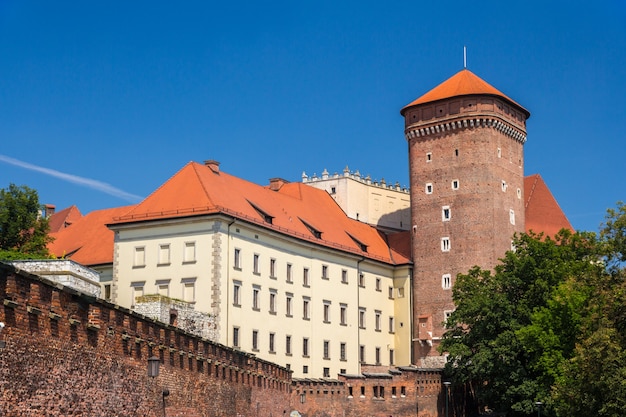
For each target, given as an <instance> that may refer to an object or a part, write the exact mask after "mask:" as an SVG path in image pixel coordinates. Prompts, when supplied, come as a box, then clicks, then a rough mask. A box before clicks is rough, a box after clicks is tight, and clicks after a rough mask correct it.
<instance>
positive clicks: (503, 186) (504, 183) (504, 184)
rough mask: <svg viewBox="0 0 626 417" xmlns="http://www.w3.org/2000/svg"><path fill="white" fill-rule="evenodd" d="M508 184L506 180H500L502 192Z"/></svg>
mask: <svg viewBox="0 0 626 417" xmlns="http://www.w3.org/2000/svg"><path fill="white" fill-rule="evenodd" d="M507 188H509V186H508V185H507V184H506V181H504V180H502V192H505V191H506V189H507Z"/></svg>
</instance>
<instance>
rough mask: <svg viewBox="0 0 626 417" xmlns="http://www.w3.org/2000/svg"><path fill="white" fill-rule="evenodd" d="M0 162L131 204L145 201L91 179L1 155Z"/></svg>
mask: <svg viewBox="0 0 626 417" xmlns="http://www.w3.org/2000/svg"><path fill="white" fill-rule="evenodd" d="M0 161H2V162H6V163H7V164H11V165H15V166H18V167H20V168H24V169H30V170H31V171H37V172H41V173H42V174H44V175H48V176H50V177H55V178H59V179H62V180H63V181H67V182H71V183H74V184H78V185H82V186H84V187H87V188H91V189H93V190H96V191H101V192H103V193H106V194H109V195H112V196H114V197H118V198H121V199H122V200H126V201H129V202H131V203H137V202H139V201H141V200H143V197H140V196H138V195H134V194H130V193H127V192H126V191H123V190H120V189H119V188H115V187H113V186H112V185H109V184H107V183H105V182H101V181H97V180H92V179H90V178H83V177H79V176H76V175H72V174H66V173H64V172H59V171H56V170H54V169H50V168H44V167H40V166H37V165H33V164H29V163H28V162H23V161H20V160H17V159H13V158H10V157H8V156H5V155H0Z"/></svg>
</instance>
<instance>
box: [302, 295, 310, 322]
mask: <svg viewBox="0 0 626 417" xmlns="http://www.w3.org/2000/svg"><path fill="white" fill-rule="evenodd" d="M310 303H311V299H310V298H309V297H304V298H303V300H302V318H303V319H304V320H309V319H310V316H309V314H310V305H309V304H310Z"/></svg>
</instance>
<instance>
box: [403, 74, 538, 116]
mask: <svg viewBox="0 0 626 417" xmlns="http://www.w3.org/2000/svg"><path fill="white" fill-rule="evenodd" d="M476 94H478V95H490V96H498V97H500V98H503V99H505V100H507V101H509V102H510V103H512V104H514V105H516V106H517V107H519V108H520V109H521V110H522V111H524V112H525V113H526V117H529V116H530V112H529V111H528V110H526V109H525V108H523V107H522V106H520V105H519V104H517V103H516V102H515V101H513V100H511V99H510V98H509V97H507V96H505V95H504V94H502V93H501V92H500V91H498V90H497V89H496V88H495V87H493V86H492V85H491V84H489V83H487V82H486V81H484V80H483V79H482V78H480V77H478V76H476V75H475V74H474V73H473V72H471V71H470V70H468V69H463V70H461V71H459V72H457V73H456V74H454V75H453V76H452V77H450V78H448V79H447V80H446V81H444V82H442V83H441V84H439V85H438V86H437V87H435V88H433V89H432V90H430V91H429V92H427V93H426V94H424V95H423V96H421V97H420V98H418V99H417V100H415V101H413V102H411V103H410V104H407V105H406V106H404V107H403V108H402V110H400V113H401V114H403V115H404V112H405V111H406V109H407V108H409V107H412V106H415V105H418V104H424V103H430V102H433V101H437V100H444V99H447V98H452V97H459V96H469V95H476Z"/></svg>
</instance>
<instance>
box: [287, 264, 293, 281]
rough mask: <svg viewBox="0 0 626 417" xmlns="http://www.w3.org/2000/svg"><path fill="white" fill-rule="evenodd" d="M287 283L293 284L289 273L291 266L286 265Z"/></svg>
mask: <svg viewBox="0 0 626 417" xmlns="http://www.w3.org/2000/svg"><path fill="white" fill-rule="evenodd" d="M287 282H293V275H292V272H291V264H287Z"/></svg>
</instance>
